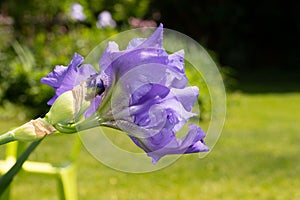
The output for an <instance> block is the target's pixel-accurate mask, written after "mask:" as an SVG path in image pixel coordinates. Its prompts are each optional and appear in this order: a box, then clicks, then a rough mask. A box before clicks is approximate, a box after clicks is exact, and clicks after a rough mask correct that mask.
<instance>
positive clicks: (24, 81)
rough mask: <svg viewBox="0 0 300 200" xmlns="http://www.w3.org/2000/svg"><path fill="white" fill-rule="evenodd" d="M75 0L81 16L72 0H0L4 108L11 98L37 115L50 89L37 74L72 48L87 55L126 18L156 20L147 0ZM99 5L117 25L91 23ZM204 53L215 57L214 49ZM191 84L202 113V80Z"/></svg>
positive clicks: (64, 61) (65, 60)
mask: <svg viewBox="0 0 300 200" xmlns="http://www.w3.org/2000/svg"><path fill="white" fill-rule="evenodd" d="M76 2H77V3H80V4H81V6H82V7H83V13H84V15H85V16H86V19H85V20H84V21H76V20H74V19H73V18H72V14H71V6H72V5H73V4H74V3H75V1H72V0H52V1H39V0H28V1H26V3H24V2H23V1H22V0H2V1H0V37H1V39H0V88H1V90H0V106H1V105H2V106H3V107H7V108H8V107H10V106H9V105H11V103H12V104H15V105H16V106H17V107H26V108H28V109H30V110H31V114H30V115H29V116H28V117H37V116H41V115H43V114H44V113H46V112H47V110H48V109H49V107H48V106H47V104H46V102H47V100H48V99H50V98H51V96H52V95H53V93H54V91H53V89H52V88H50V87H49V86H46V85H43V84H41V83H40V79H41V77H43V76H45V75H47V74H48V73H49V72H50V71H51V70H52V69H53V67H54V66H55V65H68V64H69V62H70V60H71V58H72V56H73V53H74V52H77V53H79V54H81V55H83V56H87V55H88V53H89V52H90V51H91V50H92V49H93V48H94V47H95V46H96V45H97V44H98V43H100V42H101V41H103V40H105V39H106V38H108V37H109V36H111V35H113V34H116V33H118V32H119V31H122V30H125V29H128V27H129V24H128V19H129V18H131V17H134V18H136V19H149V20H159V16H156V17H155V12H154V15H153V16H154V17H147V13H149V12H151V9H150V6H151V5H152V4H151V2H152V1H151V0H78V1H76ZM104 10H107V11H109V12H111V14H112V17H113V19H114V20H116V22H117V29H111V28H105V29H98V28H97V26H96V22H97V20H98V14H99V13H100V12H102V11H104ZM145 17H146V18H145ZM210 53H211V55H212V56H213V57H215V58H216V60H217V57H216V56H215V54H214V52H210ZM224 71H225V70H224ZM224 74H226V73H224ZM225 77H229V76H227V75H226V76H225ZM196 81H197V80H196ZM196 85H199V87H200V88H201V91H202V94H201V99H199V103H200V106H201V110H202V111H203V112H204V113H205V112H206V111H209V106H210V104H209V95H208V94H207V95H206V93H205V83H203V82H201V81H198V82H197V84H196ZM202 87H203V88H204V89H202ZM205 96H207V98H208V99H205V98H206V97H205ZM204 105H205V106H204ZM205 107H206V108H205ZM24 113H29V112H25V110H24ZM203 116H204V115H203Z"/></svg>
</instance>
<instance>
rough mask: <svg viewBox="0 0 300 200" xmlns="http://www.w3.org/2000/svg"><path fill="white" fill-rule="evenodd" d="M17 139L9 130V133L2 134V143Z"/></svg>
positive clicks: (0, 136) (0, 138)
mask: <svg viewBox="0 0 300 200" xmlns="http://www.w3.org/2000/svg"><path fill="white" fill-rule="evenodd" d="M15 140H16V139H15V137H14V134H13V133H12V132H7V133H4V134H2V135H0V145H2V144H6V143H8V142H12V141H15Z"/></svg>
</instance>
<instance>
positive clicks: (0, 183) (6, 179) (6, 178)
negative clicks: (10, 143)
mask: <svg viewBox="0 0 300 200" xmlns="http://www.w3.org/2000/svg"><path fill="white" fill-rule="evenodd" d="M42 140H43V139H40V140H38V141H35V142H32V143H31V144H30V145H29V146H28V147H27V149H26V150H25V151H24V152H23V153H22V155H21V156H20V157H19V158H18V160H17V162H16V163H15V164H14V165H13V166H12V167H11V168H10V170H9V171H8V172H6V173H5V174H4V175H3V176H2V177H1V178H0V197H1V196H2V194H3V193H4V192H5V190H6V188H7V187H8V186H9V184H10V183H11V182H12V180H13V178H14V177H15V175H16V174H17V173H18V172H19V171H20V169H21V168H22V165H23V163H24V162H25V161H26V160H27V158H28V157H29V155H30V154H31V152H33V150H34V149H35V148H36V147H37V146H38V145H39V143H40V142H41V141H42Z"/></svg>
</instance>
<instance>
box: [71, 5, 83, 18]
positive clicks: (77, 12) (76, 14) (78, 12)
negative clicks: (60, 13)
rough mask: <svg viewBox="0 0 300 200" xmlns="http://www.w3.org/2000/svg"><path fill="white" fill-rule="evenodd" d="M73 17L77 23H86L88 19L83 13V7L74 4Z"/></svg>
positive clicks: (72, 8)
mask: <svg viewBox="0 0 300 200" xmlns="http://www.w3.org/2000/svg"><path fill="white" fill-rule="evenodd" d="M71 16H72V18H73V19H74V20H76V21H84V20H85V19H86V16H85V14H84V13H83V7H82V5H80V4H79V3H73V4H72V6H71Z"/></svg>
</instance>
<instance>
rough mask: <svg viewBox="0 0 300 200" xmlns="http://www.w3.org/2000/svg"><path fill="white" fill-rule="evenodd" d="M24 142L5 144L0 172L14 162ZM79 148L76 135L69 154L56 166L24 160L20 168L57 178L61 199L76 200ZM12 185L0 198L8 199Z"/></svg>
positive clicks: (6, 169)
mask: <svg viewBox="0 0 300 200" xmlns="http://www.w3.org/2000/svg"><path fill="white" fill-rule="evenodd" d="M24 145H25V144H24V143H21V142H11V143H8V144H6V157H5V160H0V174H4V173H5V172H6V171H8V170H9V169H10V167H11V166H12V165H13V164H14V163H15V161H16V158H17V156H18V155H20V153H21V152H22V151H23V150H24ZM80 149H81V143H80V140H79V137H76V139H75V141H74V144H73V146H72V149H71V153H70V154H69V155H70V156H69V157H68V158H67V159H66V161H64V162H63V164H61V165H59V166H57V165H53V164H51V163H48V162H37V161H25V163H24V164H23V167H22V170H23V171H24V172H28V173H37V174H46V175H50V177H53V178H55V179H56V180H57V185H58V191H59V194H58V195H59V197H60V199H61V200H77V199H78V197H77V195H78V192H77V158H78V154H79V152H80ZM12 187H13V183H12V185H11V186H10V187H9V188H8V189H7V190H6V192H5V194H3V195H2V197H0V200H9V197H10V190H12Z"/></svg>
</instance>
